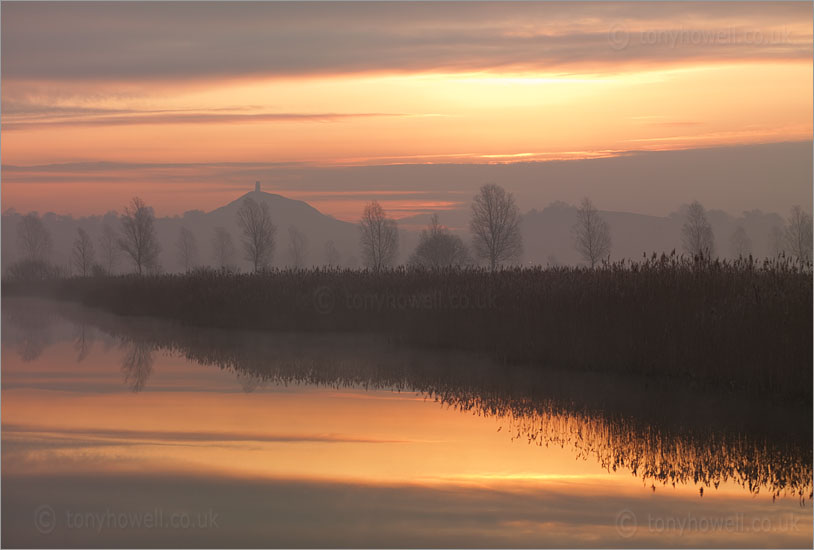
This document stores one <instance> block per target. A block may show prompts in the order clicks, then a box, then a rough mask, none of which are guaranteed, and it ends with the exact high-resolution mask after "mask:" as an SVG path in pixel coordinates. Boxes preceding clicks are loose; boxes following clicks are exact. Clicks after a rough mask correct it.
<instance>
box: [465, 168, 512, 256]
mask: <svg viewBox="0 0 814 550" xmlns="http://www.w3.org/2000/svg"><path fill="white" fill-rule="evenodd" d="M469 228H470V231H471V232H472V236H473V241H474V249H475V255H476V256H477V257H478V258H481V259H483V260H485V261H487V262H488V263H489V267H491V268H492V269H493V270H494V269H496V268H497V266H498V265H500V264H501V263H503V262H507V261H517V260H518V259H519V258H520V256H521V255H522V253H523V240H522V237H521V236H520V210H519V209H518V208H517V204H515V202H514V196H513V195H512V194H511V193H507V192H506V190H505V189H503V188H502V187H500V186H499V185H495V184H494V183H489V184H486V185H484V186H483V187H481V188H480V192H479V193H478V194H477V195H475V198H474V199H473V201H472V219H471V221H470V222H469Z"/></svg>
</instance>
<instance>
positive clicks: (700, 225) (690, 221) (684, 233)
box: [681, 201, 715, 258]
mask: <svg viewBox="0 0 814 550" xmlns="http://www.w3.org/2000/svg"><path fill="white" fill-rule="evenodd" d="M681 244H682V245H683V246H684V250H685V251H687V253H688V254H691V255H692V256H695V257H699V258H711V257H712V255H713V254H715V237H714V235H713V234H712V226H711V225H710V224H709V222H708V221H707V214H706V211H705V210H704V207H703V206H701V203H700V202H698V201H693V202H692V204H690V206H689V207H688V208H687V219H686V221H685V222H684V226H683V227H682V228H681Z"/></svg>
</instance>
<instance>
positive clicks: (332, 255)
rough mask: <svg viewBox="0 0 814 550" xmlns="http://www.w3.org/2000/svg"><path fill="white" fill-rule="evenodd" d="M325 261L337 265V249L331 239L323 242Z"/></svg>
mask: <svg viewBox="0 0 814 550" xmlns="http://www.w3.org/2000/svg"><path fill="white" fill-rule="evenodd" d="M325 263H326V264H327V265H334V266H336V265H339V251H338V250H337V249H336V245H335V244H334V242H333V241H328V242H326V243H325Z"/></svg>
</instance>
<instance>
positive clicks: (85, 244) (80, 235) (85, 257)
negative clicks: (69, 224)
mask: <svg viewBox="0 0 814 550" xmlns="http://www.w3.org/2000/svg"><path fill="white" fill-rule="evenodd" d="M76 233H77V235H76V239H74V241H73V249H72V250H71V263H73V266H74V268H75V269H76V271H77V272H78V273H79V274H80V275H82V276H83V277H87V276H88V275H90V273H91V270H92V269H93V262H95V261H96V250H95V249H94V248H93V241H92V240H91V239H90V235H88V232H87V231H85V230H84V229H82V228H81V227H78V228H76Z"/></svg>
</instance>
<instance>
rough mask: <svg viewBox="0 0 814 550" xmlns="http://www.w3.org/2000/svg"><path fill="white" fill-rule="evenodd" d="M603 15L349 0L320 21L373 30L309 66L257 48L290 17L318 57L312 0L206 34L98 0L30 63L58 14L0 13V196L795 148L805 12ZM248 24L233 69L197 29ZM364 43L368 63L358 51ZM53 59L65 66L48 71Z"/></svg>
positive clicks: (53, 198) (61, 197)
mask: <svg viewBox="0 0 814 550" xmlns="http://www.w3.org/2000/svg"><path fill="white" fill-rule="evenodd" d="M615 7H616V9H615V10H612V13H613V17H611V18H610V19H599V18H597V17H589V16H588V11H589V10H588V9H587V8H588V6H587V5H584V4H582V5H577V6H563V5H559V4H545V5H528V4H526V5H510V6H506V7H505V9H502V11H501V12H500V15H499V16H497V15H496V14H495V13H494V10H495V9H497V8H496V7H495V6H492V5H490V4H481V5H475V6H472V5H469V6H463V5H457V6H456V5H438V6H428V5H423V6H421V5H418V6H417V5H412V6H403V5H399V6H391V7H388V6H376V8H375V9H372V10H370V12H369V13H365V15H364V16H363V15H361V14H360V15H359V17H358V18H354V16H353V13H356V12H355V10H349V11H348V10H346V11H345V12H341V13H339V14H338V16H340V17H341V18H342V20H343V21H344V22H345V24H347V25H350V27H349V28H350V29H353V28H354V25H357V26H358V29H363V28H365V24H366V23H365V22H366V21H368V20H369V21H375V22H376V24H378V25H381V26H382V29H381V30H379V31H376V32H373V33H371V34H369V35H362V36H363V38H356V39H355V41H354V42H352V43H351V45H350V46H346V45H343V47H342V48H340V49H339V51H337V52H336V54H335V55H336V62H335V63H334V64H332V65H330V66H325V65H323V64H322V62H323V59H324V56H325V55H327V54H328V51H329V50H327V49H320V47H313V46H312V47H310V49H308V48H306V49H304V50H303V51H302V52H299V53H296V54H295V53H293V51H288V50H286V51H285V52H280V51H278V50H277V49H275V44H276V43H277V42H276V39H275V38H274V36H273V34H272V29H273V28H274V26H275V25H278V24H279V25H282V24H283V23H284V22H285V21H289V23H291V22H293V23H292V24H294V23H297V24H299V25H301V27H299V28H300V33H301V35H298V37H297V38H292V40H300V39H302V40H306V38H307V37H308V36H311V35H312V34H313V35H315V36H321V37H322V39H323V40H324V44H325V48H330V44H332V43H334V41H338V40H340V39H341V38H342V37H343V36H344V34H342V32H340V31H336V30H331V29H330V28H329V27H328V26H327V19H329V16H328V15H326V16H325V19H322V18H314V17H313V15H314V12H313V6H305V5H301V6H296V7H294V6H287V5H285V6H284V5H255V6H246V5H242V6H241V7H240V9H235V10H234V12H229V13H228V14H227V15H225V17H226V24H225V26H222V27H221V26H218V27H215V25H218V24H219V23H218V15H219V14H220V12H221V10H220V6H219V5H211V6H210V7H209V8H207V9H203V10H199V11H196V12H195V15H196V17H195V20H194V21H192V22H189V23H188V25H187V26H186V27H183V26H182V27H181V28H180V29H179V30H178V31H177V33H178V36H177V37H175V39H174V38H173V33H174V32H175V27H171V26H170V24H171V22H172V21H173V20H175V19H179V18H182V17H184V9H183V8H182V7H174V8H172V9H169V8H167V7H164V6H150V5H142V6H140V7H138V8H131V7H128V8H127V9H128V13H130V10H134V11H133V13H130V14H131V15H132V16H133V17H132V22H131V24H130V26H129V27H128V29H126V30H125V31H123V33H124V35H125V36H124V37H118V36H115V35H114V34H112V33H109V32H106V31H104V30H99V29H97V28H95V27H94V22H95V21H97V20H105V18H106V17H114V16H116V14H117V13H118V11H119V8H118V7H117V6H113V5H111V6H106V5H99V4H97V5H96V6H94V8H93V9H89V10H87V11H86V10H73V11H70V12H67V11H66V12H65V13H64V14H63V15H65V16H67V15H71V17H73V18H75V22H76V24H77V25H80V26H83V27H86V30H87V31H88V33H89V34H90V36H92V37H95V41H94V40H92V39H90V38H89V39H88V41H87V42H79V43H78V44H75V45H74V44H71V45H70V47H67V48H66V49H65V51H60V52H59V53H58V54H55V55H56V57H55V58H54V59H51V60H45V59H44V58H42V57H41V56H43V55H45V52H47V51H50V50H49V44H51V45H55V44H59V43H60V40H61V38H60V37H61V36H63V35H62V34H61V33H63V32H64V31H62V30H61V29H60V28H59V27H58V26H57V21H58V19H59V12H60V11H62V9H63V8H61V7H52V6H48V7H47V10H48V11H47V12H46V6H44V5H36V4H35V5H26V6H23V5H15V4H8V5H5V6H4V7H3V16H4V17H3V48H2V52H3V54H2V55H3V98H2V101H3V103H2V133H3V139H2V154H3V158H2V162H3V192H2V199H3V207H4V208H8V207H14V208H16V209H17V210H19V211H28V210H39V211H48V210H52V211H55V212H61V213H64V212H73V213H74V214H90V213H103V212H105V211H107V210H109V209H111V208H118V207H119V205H120V204H122V203H123V201H125V200H127V198H128V197H129V195H131V194H132V191H131V190H132V189H133V188H134V186H137V187H138V189H139V192H140V193H141V194H142V195H144V196H145V197H149V199H150V202H151V203H154V204H155V206H156V208H157V213H158V214H160V215H170V214H177V213H182V212H183V211H184V210H186V209H188V208H193V207H194V208H199V209H203V210H208V209H211V208H214V207H216V206H219V205H221V204H223V203H224V202H226V201H228V200H230V199H231V198H233V197H234V196H235V193H236V190H242V189H245V187H246V185H247V184H248V183H250V182H251V179H250V178H249V177H246V176H245V175H241V173H242V170H244V169H246V168H250V167H251V166H252V165H255V164H257V165H263V166H267V165H283V166H289V167H293V168H294V169H296V167H303V166H309V167H342V166H349V165H351V166H353V165H387V164H422V163H433V164H443V163H511V162H530V161H547V160H568V159H571V160H578V159H588V158H597V157H607V156H615V155H619V154H623V153H625V152H628V151H640V150H676V149H692V148H708V147H716V146H725V145H726V146H731V145H743V144H753V143H769V142H787V141H801V140H811V138H812V78H813V77H814V74H813V73H812V57H811V53H812V52H811V40H812V24H811V7H810V5H806V4H796V5H782V6H778V5H763V4H750V5H749V6H748V7H747V9H743V10H740V11H739V15H737V16H734V15H731V14H730V12H728V11H727V12H723V11H719V10H717V9H712V8H709V9H708V10H707V11H708V13H706V14H703V15H702V14H701V13H697V12H694V11H692V10H689V9H685V6H682V5H674V4H663V3H662V4H657V5H641V4H640V5H638V6H635V7H630V8H629V9H628V8H624V9H622V7H621V6H619V5H616V6H615ZM594 8H595V10H599V11H600V12H601V11H603V10H607V11H611V10H610V8H611V6H610V5H605V6H600V7H596V6H594ZM121 10H124V8H121ZM255 12H256V13H255ZM156 14H162V16H163V17H165V18H166V22H162V23H161V24H160V25H158V27H157V29H156V30H155V31H154V32H155V33H157V34H158V36H160V37H161V39H160V40H158V41H156V42H151V44H154V46H155V47H153V46H149V45H148V44H147V43H144V44H143V45H141V46H137V47H136V46H131V47H130V48H133V47H136V48H137V50H136V51H140V52H141V54H140V55H142V56H143V57H132V56H130V54H127V53H125V52H129V51H131V50H130V49H126V48H128V47H127V46H126V45H127V44H130V43H131V42H132V41H134V40H136V38H137V37H138V36H139V35H138V33H139V32H142V30H143V27H142V26H143V25H147V24H148V20H149V25H152V16H154V15H156ZM397 14H400V15H402V16H404V17H406V22H404V23H401V22H397V19H396V15H397ZM220 15H223V14H220ZM309 15H310V16H311V17H310V18H309ZM249 19H251V20H255V19H256V20H257V23H256V24H253V25H249V26H248V27H246V26H243V27H241V30H240V31H239V32H240V33H241V34H246V35H247V37H246V38H245V39H246V40H248V41H254V42H255V44H256V47H257V48H258V51H255V52H252V53H251V54H248V57H247V58H246V59H242V58H241V62H240V63H236V64H234V65H230V64H229V63H228V60H227V59H225V58H223V55H227V54H228V52H222V55H221V57H218V56H217V55H214V52H211V51H210V52H209V53H206V50H207V48H210V47H212V46H211V44H209V45H207V44H208V43H206V42H204V41H202V40H203V38H201V35H200V34H199V33H204V32H212V33H214V37H212V40H213V41H214V43H219V42H220V41H226V40H228V38H229V37H230V36H232V33H233V32H237V27H235V28H234V30H233V29H232V28H230V27H229V26H228V22H230V21H231V22H232V23H234V24H235V25H237V23H238V22H239V23H241V24H245V23H246V21H247V20H249ZM564 20H567V21H569V22H570V23H568V24H565V23H564ZM609 21H611V22H612V23H613V24H612V25H610V26H609ZM216 28H217V30H215V29H216ZM171 29H172V30H171ZM266 29H268V30H266ZM472 29H477V30H476V31H475V30H473V31H472V32H475V33H476V34H478V33H480V34H481V35H482V37H481V41H482V43H481V44H480V45H477V43H474V44H473V43H472V42H471V41H472V40H473V38H472V36H470V30H472ZM71 32H77V31H76V29H72V31H71ZM348 32H350V31H348ZM387 32H390V33H395V34H396V35H397V37H398V38H394V39H387V38H385V37H386V35H387ZM184 40H186V42H184ZM40 41H42V44H40V45H38V46H37V47H35V45H36V44H37V43H38V42H40ZM400 41H401V42H403V43H402V44H401V46H398V44H399V43H401V42H400ZM196 44H198V46H196ZM224 44H225V45H224V47H227V46H226V44H228V43H227V42H224ZM343 44H344V42H343ZM97 45H99V46H101V47H102V48H101V50H97ZM196 47H200V48H201V49H202V51H200V52H196V51H195V48H196ZM288 47H289V48H291V49H292V50H296V49H297V46H296V43H294V44H292V45H290V46H288ZM377 47H380V48H382V51H381V55H375V54H374V53H372V52H371V51H369V50H368V48H374V49H375V48H377ZM158 48H165V49H166V51H165V52H164V53H159V49H158ZM391 48H392V51H391ZM107 50H110V53H108V52H107ZM479 51H480V52H482V54H479V53H478V52H479ZM263 52H265V54H264V53H263ZM434 52H435V53H437V56H435V55H433V53H434ZM151 60H152V61H153V63H152V64H147V63H148V61H151ZM54 63H67V64H68V65H67V66H70V67H74V70H72V71H69V70H62V69H56V68H54V69H53V70H50V71H49V70H48V67H49V66H50V65H51V64H54ZM173 63H177V64H179V65H178V68H177V70H176V69H175V66H174V65H173ZM54 165H56V166H54ZM276 179H277V178H276V177H274V175H273V173H272V172H269V173H268V177H265V178H263V180H264V182H267V183H268V185H267V188H268V189H269V190H277V189H285V191H286V192H288V194H289V196H291V197H293V198H302V199H305V198H306V196H307V197H309V198H310V199H312V200H314V201H315V203H316V204H319V205H320V207H321V208H322V209H323V210H324V211H325V212H326V213H329V214H333V215H335V216H337V217H340V218H345V219H352V218H353V217H354V216H355V215H356V214H354V213H355V212H356V211H357V210H358V208H359V205H361V203H362V202H363V201H364V199H367V198H369V197H364V198H358V199H354V198H352V197H345V198H344V199H342V200H341V201H337V199H335V198H334V199H331V198H329V197H327V196H324V197H321V196H319V193H316V195H317V196H315V193H314V190H313V189H306V188H298V186H297V181H296V179H297V178H296V177H293V178H291V177H287V178H285V180H284V181H275V180H276ZM68 184H69V185H68ZM190 186H192V187H194V188H195V189H196V199H195V201H194V202H195V203H194V204H189V201H188V198H189V194H188V192H187V189H188V188H189V187H190ZM345 190H347V189H338V188H337V189H332V190H331V191H333V192H342V191H345ZM323 191H324V192H326V193H327V192H328V191H327V190H323ZM405 191H409V190H405ZM443 195H444V193H443V190H442V189H439V190H438V196H436V197H434V198H433V199H430V200H427V201H421V202H419V203H417V204H415V203H414V204H407V202H403V203H400V202H398V201H397V202H394V203H392V204H391V206H392V209H393V211H394V214H395V215H396V216H398V215H399V214H398V213H399V211H409V212H414V211H416V209H418V210H421V209H425V210H426V209H430V210H432V209H436V208H443V207H444V205H445V204H447V203H448V202H449V201H450V199H452V200H453V202H454V198H453V197H446V196H443ZM413 202H414V201H413Z"/></svg>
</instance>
